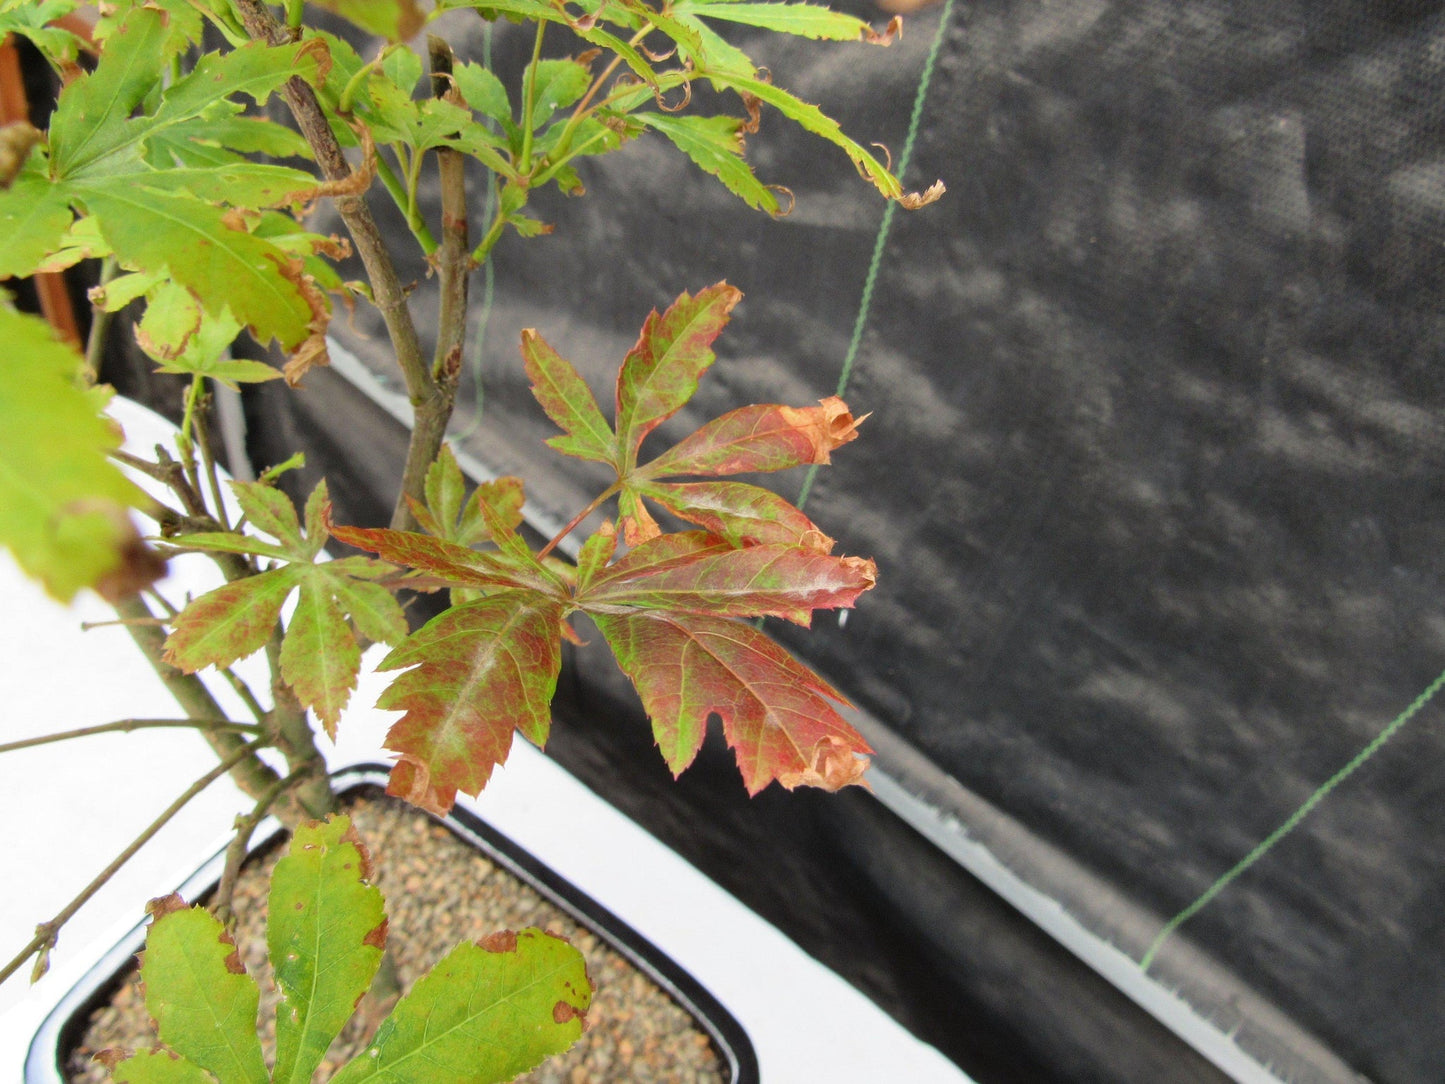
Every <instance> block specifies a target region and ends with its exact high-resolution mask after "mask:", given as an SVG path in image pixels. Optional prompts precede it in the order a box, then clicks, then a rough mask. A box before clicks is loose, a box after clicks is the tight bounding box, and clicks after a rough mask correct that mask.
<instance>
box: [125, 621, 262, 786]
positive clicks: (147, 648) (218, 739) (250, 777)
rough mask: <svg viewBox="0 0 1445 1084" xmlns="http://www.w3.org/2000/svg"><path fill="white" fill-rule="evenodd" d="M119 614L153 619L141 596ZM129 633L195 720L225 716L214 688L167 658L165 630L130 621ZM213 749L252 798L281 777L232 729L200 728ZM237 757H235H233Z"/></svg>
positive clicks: (167, 686)
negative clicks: (165, 655) (214, 695)
mask: <svg viewBox="0 0 1445 1084" xmlns="http://www.w3.org/2000/svg"><path fill="white" fill-rule="evenodd" d="M115 610H116V613H118V614H120V616H121V617H123V618H127V619H136V618H142V619H145V618H153V617H154V616H155V615H154V614H152V613H151V610H150V607H149V606H147V605H146V603H145V600H144V599H142V598H141V597H140V596H139V595H131V596H130V597H129V598H123V599H121V600H120V601H119V602H117V603H116V604H115ZM125 630H126V632H128V633H130V637H131V639H132V640H134V641H135V643H136V646H137V647H139V648H140V650H141V654H142V655H144V656H145V657H146V659H147V661H149V662H150V664H151V668H152V669H153V670H155V672H156V676H157V677H159V678H160V679H161V681H162V682H163V683H164V684H165V687H166V688H167V689H168V690H170V694H171V695H172V696H174V697H175V698H176V703H178V704H180V706H181V710H182V711H184V712H185V713H186V714H187V715H189V716H190V717H191V718H193V719H224V718H225V717H226V713H225V712H224V711H223V710H222V709H221V705H219V704H217V703H216V699H215V697H213V696H212V695H211V691H210V690H209V689H207V688H206V687H205V685H203V684H202V683H201V679H200V678H198V677H196V675H195V674H183V673H181V671H179V670H177V669H176V668H175V667H174V666H172V665H171V664H170V663H168V662H166V661H165V659H164V657H163V656H164V653H165V640H166V637H165V633H164V632H162V631H161V630H160V629H159V628H157V627H156V626H154V625H148V624H130V623H127V624H126V626H125ZM201 736H202V737H204V738H205V739H206V741H207V742H208V743H209V744H210V746H211V748H212V749H214V750H215V751H216V755H217V756H219V757H220V758H221V759H222V761H224V762H226V763H227V765H228V767H229V768H230V769H231V778H232V779H233V780H235V783H236V786H238V787H240V788H241V790H242V791H244V792H245V793H246V794H249V795H250V796H251V797H252V798H259V797H260V796H261V795H262V794H264V793H265V792H266V790H267V788H269V787H270V786H271V785H272V784H273V783H275V782H276V780H277V779H278V778H279V777H278V776H277V775H276V773H275V772H274V771H272V770H271V769H270V768H269V767H267V766H266V763H265V762H264V761H263V760H261V758H260V757H258V756H256V753H255V746H253V745H248V744H246V742H245V741H244V740H243V739H242V738H241V737H240V735H239V734H236V733H234V732H232V731H229V730H215V729H206V730H202V731H201ZM233 758H234V759H233Z"/></svg>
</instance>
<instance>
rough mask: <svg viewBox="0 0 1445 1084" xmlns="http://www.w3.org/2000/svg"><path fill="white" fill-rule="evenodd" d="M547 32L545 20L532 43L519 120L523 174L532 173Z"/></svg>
mask: <svg viewBox="0 0 1445 1084" xmlns="http://www.w3.org/2000/svg"><path fill="white" fill-rule="evenodd" d="M546 30H547V23H546V22H545V21H544V20H538V22H537V38H536V40H535V41H534V42H533V43H532V63H531V64H529V65H528V66H527V86H526V90H525V92H524V93H523V95H522V116H521V117H520V118H519V120H520V124H521V128H522V153H521V155H520V158H521V163H520V164H521V167H522V173H523V174H524V175H525V174H528V173H531V172H532V111H533V110H534V109H536V107H537V66H538V65H539V64H540V63H541V61H542V35H543V34H544V33H545V32H546Z"/></svg>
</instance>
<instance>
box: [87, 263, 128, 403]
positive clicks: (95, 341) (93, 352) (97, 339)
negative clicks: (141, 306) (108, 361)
mask: <svg viewBox="0 0 1445 1084" xmlns="http://www.w3.org/2000/svg"><path fill="white" fill-rule="evenodd" d="M119 269H120V265H119V264H118V263H117V262H116V259H115V257H114V256H107V257H106V258H105V259H104V260H102V261H101V262H100V283H99V285H100V286H101V287H104V286H105V284H106V283H108V282H110V280H111V279H113V278H115V275H116V272H117V271H118V270H119ZM113 315H114V314H113V313H111V312H110V311H108V310H106V309H103V308H101V307H100V306H99V305H96V304H92V305H91V306H90V334H89V336H88V337H87V338H86V340H85V372H86V378H87V379H88V380H89V382H90V383H92V384H94V383H96V382H97V381H98V380H100V366H101V363H102V362H104V361H105V340H106V337H107V335H108V333H109V331H110V321H111V317H112V316H113Z"/></svg>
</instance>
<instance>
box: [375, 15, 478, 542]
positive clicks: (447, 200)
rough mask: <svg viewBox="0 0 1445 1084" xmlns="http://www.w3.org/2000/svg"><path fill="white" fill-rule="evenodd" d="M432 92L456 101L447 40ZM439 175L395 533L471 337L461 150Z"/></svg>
mask: <svg viewBox="0 0 1445 1084" xmlns="http://www.w3.org/2000/svg"><path fill="white" fill-rule="evenodd" d="M428 46H429V50H430V56H431V69H432V87H433V91H434V93H436V94H437V96H438V97H441V98H443V99H448V100H456V99H457V98H458V95H457V92H456V91H455V90H454V89H453V87H452V84H451V79H450V78H449V77H450V75H451V70H452V51H451V47H450V46H448V45H447V43H446V42H445V41H443V40H442V39H441V38H438V37H434V36H433V37H430V38H429V39H428ZM436 155H437V174H438V177H439V179H440V181H441V198H442V235H441V238H442V239H441V245H440V247H438V249H437V251H436V253H435V256H434V258H433V263H434V266H435V267H436V270H437V279H438V282H439V286H440V295H441V296H440V308H439V310H438V313H437V345H436V353H435V355H434V356H433V358H432V364H431V372H430V374H429V380H428V385H429V387H428V389H427V392H426V394H425V395H424V396H422V397H421V398H418V397H417V396H416V395H413V396H412V407H413V409H414V411H415V415H414V419H413V423H412V432H411V441H410V443H409V444H408V446H407V450H406V466H405V468H404V469H403V471H402V477H401V492H400V493H399V494H397V500H396V507H395V508H394V509H393V510H392V516H391V526H392V528H393V529H394V530H399V531H400V530H410V529H413V528H414V527H415V526H416V524H415V522H414V520H413V518H412V514H411V508H410V506H409V505H408V503H407V499H406V498H407V497H408V496H410V497H412V498H413V499H414V500H421V499H422V497H423V495H424V493H425V490H426V472H427V469H428V468H429V467H430V466H431V465H432V462H433V461H434V460H435V459H436V457H437V453H438V452H439V451H441V446H442V442H443V441H444V440H445V439H446V434H447V423H448V422H450V421H451V417H452V410H453V408H454V407H455V406H456V398H457V381H458V380H459V379H460V377H461V372H462V350H463V347H464V346H465V345H466V335H467V283H468V279H469V277H470V275H471V270H472V261H471V256H470V254H469V253H468V251H467V192H466V181H465V177H464V175H463V168H462V167H463V158H462V156H461V154H460V153H459V152H457V151H454V150H450V149H448V148H438V149H437V152H436Z"/></svg>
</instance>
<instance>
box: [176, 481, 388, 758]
mask: <svg viewBox="0 0 1445 1084" xmlns="http://www.w3.org/2000/svg"><path fill="white" fill-rule="evenodd" d="M231 488H232V490H233V491H234V492H235V494H236V499H237V500H238V501H239V502H240V504H241V507H242V509H243V510H244V511H245V513H246V517H247V519H248V520H250V522H251V523H252V525H253V526H255V527H256V528H258V529H259V530H261V531H264V532H266V533H267V534H270V535H271V536H272V537H273V538H275V539H276V541H275V542H268V541H266V540H264V539H261V538H256V537H253V536H249V535H241V534H232V533H202V534H191V535H184V536H182V537H180V538H178V539H173V540H171V544H172V545H174V546H177V547H180V548H188V549H200V550H215V551H221V552H227V553H244V554H250V555H252V556H257V557H267V558H272V559H274V560H275V561H277V562H281V563H280V564H279V566H278V567H276V568H272V569H270V570H268V571H265V572H261V573H259V574H257V575H254V576H246V577H243V578H241V579H238V580H233V581H231V582H230V583H228V584H225V585H223V586H221V587H218V588H216V589H215V590H214V591H210V592H208V593H206V594H204V595H201V596H200V597H199V598H197V599H194V600H193V601H192V602H191V603H190V604H189V605H188V606H187V607H186V608H185V609H184V610H183V611H182V612H181V614H180V616H179V617H178V618H176V621H175V626H174V630H173V631H172V632H171V634H170V636H169V637H167V639H166V655H165V657H166V660H167V661H168V662H170V663H171V664H172V665H174V666H177V667H179V668H180V669H182V670H184V671H186V672H188V673H189V672H193V671H195V670H199V669H201V668H202V667H205V666H222V667H224V666H229V665H230V664H231V663H233V662H235V661H236V660H238V659H242V658H245V657H246V656H248V655H251V654H252V653H254V652H256V651H258V650H260V649H261V648H262V647H263V646H265V644H266V642H267V640H268V639H270V637H271V634H272V631H273V630H274V629H275V627H276V622H277V621H279V620H280V617H281V609H282V607H283V606H284V605H285V603H286V600H287V599H288V598H290V597H291V593H292V592H293V591H298V590H299V596H298V598H297V600H296V610H295V613H294V614H293V615H292V617H291V621H290V623H289V624H288V625H287V626H286V632H285V637H284V639H283V640H282V642H281V659H280V661H281V676H282V677H283V678H285V679H286V682H287V683H288V684H289V685H291V687H292V688H293V689H294V690H295V692H296V695H297V697H298V698H299V699H300V700H301V702H302V703H303V704H304V705H306V706H307V707H309V708H311V710H312V711H314V712H315V713H316V717H317V718H318V719H319V720H321V724H322V726H324V727H325V728H326V732H327V733H328V734H330V735H331V736H332V737H335V736H336V724H337V722H338V721H339V720H340V718H341V712H342V711H343V709H344V708H345V707H346V704H347V702H348V701H349V700H350V698H351V693H352V690H354V689H355V688H356V678H357V674H358V673H359V671H360V668H361V649H360V647H359V646H358V645H357V642H356V636H355V635H354V634H353V633H352V631H351V627H350V625H348V623H347V618H348V617H349V618H350V619H351V622H352V623H353V624H355V626H356V628H357V631H359V632H360V633H361V634H362V635H364V636H367V637H368V638H370V639H373V640H377V641H380V642H383V643H396V642H398V641H400V640H401V639H402V638H403V637H404V636H405V635H406V618H405V615H404V614H403V613H402V611H401V607H400V605H398V603H397V601H396V599H395V598H394V597H393V596H392V594H391V592H390V591H389V590H387V589H386V588H385V587H383V586H382V585H381V584H379V583H376V582H375V581H376V580H377V579H378V578H380V577H381V576H383V575H385V574H386V573H387V572H388V571H390V568H389V566H387V565H383V564H381V563H379V562H376V561H372V560H370V559H369V558H365V557H344V558H341V559H339V560H336V561H317V560H316V558H317V557H318V556H319V555H320V553H321V549H322V547H323V546H324V545H325V542H326V538H327V535H328V529H327V526H326V514H325V509H326V506H327V494H326V483H325V481H322V482H321V483H320V484H318V485H317V487H316V489H315V490H313V491H312V493H311V496H310V497H309V498H308V499H307V502H306V531H305V533H304V534H303V532H302V529H301V524H300V521H299V520H298V519H297V517H296V510H295V509H294V508H293V507H292V506H291V502H290V500H289V499H288V498H287V497H286V495H285V494H283V493H281V492H279V491H277V490H275V489H273V488H271V487H270V486H266V485H262V484H260V483H254V482H233V483H231Z"/></svg>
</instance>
